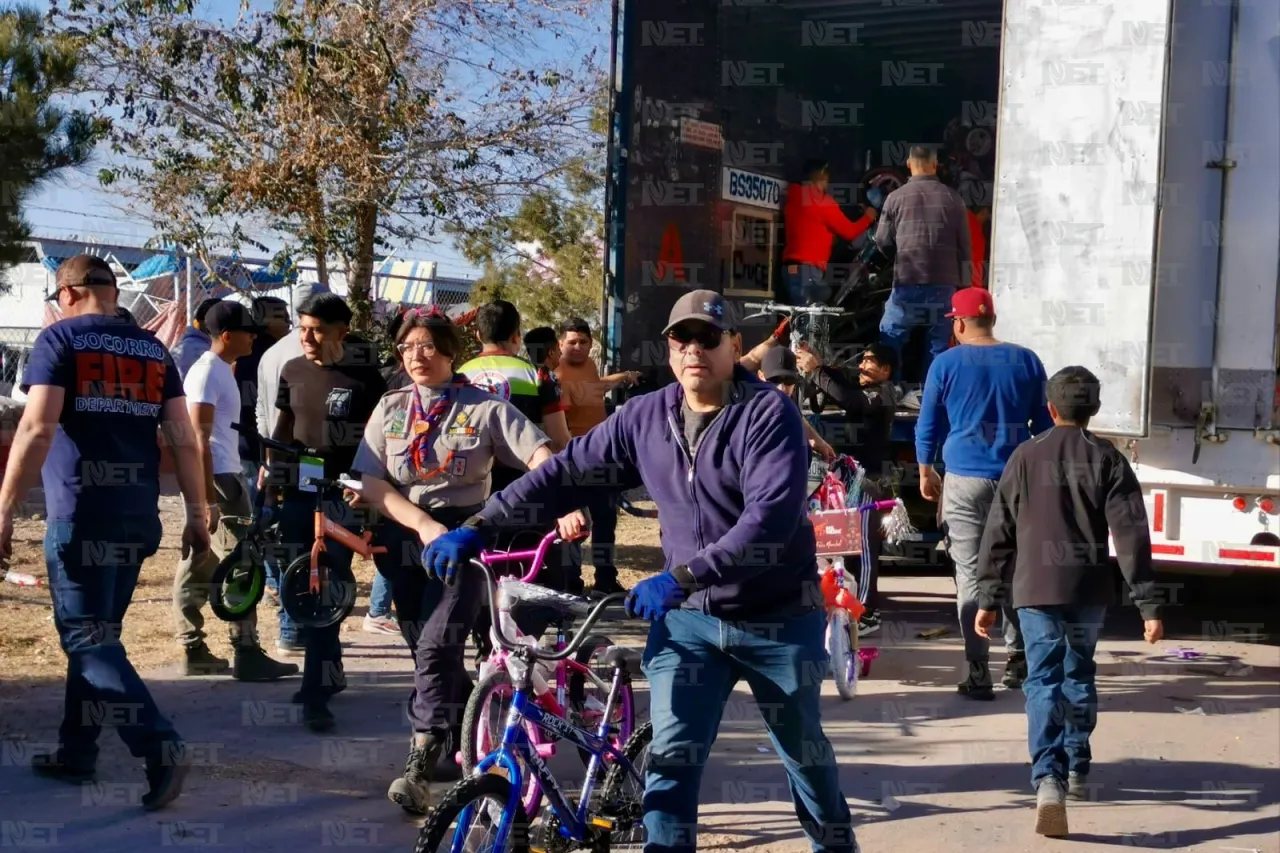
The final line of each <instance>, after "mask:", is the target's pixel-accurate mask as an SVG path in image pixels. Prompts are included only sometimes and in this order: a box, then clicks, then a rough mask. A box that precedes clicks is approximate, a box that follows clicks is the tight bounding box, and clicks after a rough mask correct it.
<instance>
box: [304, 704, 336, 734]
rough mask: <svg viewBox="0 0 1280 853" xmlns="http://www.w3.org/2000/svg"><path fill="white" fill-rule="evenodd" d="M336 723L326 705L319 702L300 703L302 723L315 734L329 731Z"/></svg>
mask: <svg viewBox="0 0 1280 853" xmlns="http://www.w3.org/2000/svg"><path fill="white" fill-rule="evenodd" d="M336 723H337V720H336V719H334V716H333V712H332V711H330V710H329V706H328V705H326V704H324V703H321V702H304V703H302V724H303V725H304V726H306V727H307V728H309V729H310V730H311V731H313V732H315V733H316V734H323V733H324V732H327V731H331V730H332V729H333V727H334V725H335V724H336Z"/></svg>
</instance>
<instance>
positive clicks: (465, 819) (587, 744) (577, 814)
mask: <svg viewBox="0 0 1280 853" xmlns="http://www.w3.org/2000/svg"><path fill="white" fill-rule="evenodd" d="M529 666H530V667H532V666H533V661H529ZM621 679H622V674H621V673H615V675H614V680H613V688H612V689H611V690H610V692H609V701H608V702H607V703H606V705H605V713H604V718H603V720H601V723H600V729H599V731H597V732H595V733H593V732H590V731H587V730H586V729H581V728H578V727H577V726H575V725H573V724H572V723H569V722H568V721H567V720H565V719H564V718H563V717H560V716H557V715H555V714H551V713H549V712H547V711H545V710H543V709H542V708H541V707H539V706H538V704H537V703H536V701H534V700H533V699H532V698H531V697H530V696H529V693H528V686H527V685H524V684H522V685H521V686H520V688H519V689H518V690H516V692H515V694H514V696H512V699H511V713H510V714H509V715H508V717H507V725H506V730H505V731H504V732H503V734H502V745H501V746H500V747H499V748H498V749H496V750H494V751H493V752H491V753H489V754H488V755H486V756H485V757H484V758H483V759H481V761H480V763H479V764H478V765H477V766H476V772H477V773H491V772H501V773H505V775H506V776H507V778H508V779H509V780H510V781H511V794H510V795H509V798H508V801H507V803H506V807H505V808H504V810H503V813H502V817H501V819H500V820H499V821H498V835H497V838H496V839H495V841H494V848H495V849H499V850H500V849H502V848H503V847H504V845H505V844H506V842H507V838H508V837H509V836H510V834H511V824H510V819H509V817H508V816H509V815H512V814H515V811H516V808H517V806H518V805H519V804H520V800H521V792H522V791H523V790H524V772H525V771H524V767H523V766H522V765H521V761H522V760H523V762H524V765H525V766H528V767H529V768H530V769H531V771H532V772H533V774H534V776H535V777H537V781H538V785H539V787H540V788H541V789H542V791H543V793H545V794H546V796H547V801H548V803H549V804H550V806H551V809H552V811H554V812H555V815H556V817H557V818H558V819H559V821H560V826H561V832H562V833H564V834H565V835H567V836H568V837H570V838H572V839H574V840H576V841H583V840H585V839H586V837H587V832H588V829H589V826H588V823H587V809H588V806H589V805H590V803H591V792H592V789H593V788H594V787H595V784H596V775H597V771H598V769H599V767H600V763H601V762H602V761H603V760H604V759H605V757H606V756H607V757H608V758H610V759H612V760H613V761H616V762H621V764H622V766H623V767H625V768H626V771H627V773H629V774H630V775H631V777H632V778H633V779H634V780H636V781H637V782H638V783H640V784H641V785H643V784H644V780H643V779H641V778H640V774H639V773H638V772H637V771H636V769H635V767H634V766H633V765H632V764H631V762H630V761H628V760H627V759H626V758H625V757H624V756H623V755H622V752H621V750H619V749H617V748H615V747H614V746H613V745H612V744H611V743H609V741H608V738H607V734H608V725H609V717H610V716H611V714H612V712H613V705H614V702H615V701H617V697H618V693H619V690H618V688H619V685H620V683H621ZM526 721H527V722H530V723H533V724H534V725H536V726H538V727H539V728H540V729H542V730H544V731H546V732H548V733H549V734H552V735H555V736H557V737H560V738H563V739H565V740H568V741H570V742H572V743H573V744H574V745H575V746H578V747H580V748H582V749H584V750H586V751H587V752H589V753H591V763H590V764H589V765H588V766H587V778H586V781H585V782H584V783H583V785H582V794H581V796H580V798H579V801H578V808H577V809H576V810H574V809H572V808H571V807H570V805H569V801H568V798H567V797H566V796H565V793H564V791H563V789H562V788H561V787H560V784H559V783H558V782H557V781H556V779H555V776H553V775H552V773H551V770H550V768H548V767H547V765H546V762H545V761H543V759H542V756H541V755H540V754H539V753H538V750H537V748H536V747H535V746H534V744H533V742H532V741H531V740H530V739H529V735H528V733H527V732H526V731H525V726H524V724H525V722H526ZM527 817H528V818H529V820H533V819H534V817H535V815H528V816H527ZM474 819H475V804H474V803H472V804H469V805H468V806H467V807H466V808H464V809H463V810H462V813H461V814H459V815H458V824H457V825H458V830H459V831H458V832H456V833H455V834H454V840H453V847H452V850H453V851H454V853H461V850H462V846H461V845H462V842H463V840H464V837H463V836H464V835H465V833H463V832H462V831H461V830H462V828H463V827H465V826H469V825H470V824H471V822H472V821H473V820H474ZM597 820H599V819H597ZM592 823H593V825H595V826H597V827H598V828H601V829H607V828H609V827H605V826H602V825H601V824H599V823H596V822H595V821H593V822H592Z"/></svg>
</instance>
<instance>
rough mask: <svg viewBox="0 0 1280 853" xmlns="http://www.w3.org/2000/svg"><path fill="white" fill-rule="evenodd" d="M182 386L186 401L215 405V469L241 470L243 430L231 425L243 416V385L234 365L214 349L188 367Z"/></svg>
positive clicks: (212, 444)
mask: <svg viewBox="0 0 1280 853" xmlns="http://www.w3.org/2000/svg"><path fill="white" fill-rule="evenodd" d="M182 390H183V391H184V392H185V393H186V395H187V405H188V406H190V405H191V404H192V403H204V404H206V405H209V406H213V440H212V442H211V446H212V451H213V473H215V474H239V473H240V434H239V433H237V432H236V431H235V430H234V429H232V427H231V425H232V424H234V423H236V421H238V420H239V418H240V385H239V384H238V383H237V382H236V377H235V374H234V373H232V372H231V365H229V364H227V363H226V362H225V361H223V360H222V359H221V358H219V357H218V356H216V355H215V354H214V353H213V352H212V351H210V352H207V353H205V354H204V355H202V356H200V358H198V359H196V363H195V364H193V365H191V369H190V370H189V371H187V378H186V379H185V380H183V383H182Z"/></svg>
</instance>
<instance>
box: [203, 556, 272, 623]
mask: <svg viewBox="0 0 1280 853" xmlns="http://www.w3.org/2000/svg"><path fill="white" fill-rule="evenodd" d="M209 586H210V590H209V608H210V609H211V610H212V611H213V613H214V615H215V616H217V617H218V618H219V619H221V620H222V621H223V622H243V621H244V620H245V619H248V618H249V617H250V616H252V615H253V614H254V612H256V610H257V607H258V602H260V601H261V600H262V596H263V593H265V592H266V589H267V568H266V566H264V565H263V564H262V560H260V559H257V558H256V557H255V554H254V551H253V548H252V546H250V544H249V542H248V541H247V540H241V541H239V542H237V543H236V547H234V548H232V549H231V553H229V554H227V556H225V557H223V558H222V559H221V560H219V561H218V565H217V568H215V569H214V570H213V575H212V577H210V579H209ZM228 588H230V589H232V590H235V591H236V593H237V594H235V595H232V596H228V595H227V591H228Z"/></svg>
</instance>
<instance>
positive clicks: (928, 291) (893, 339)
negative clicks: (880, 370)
mask: <svg viewBox="0 0 1280 853" xmlns="http://www.w3.org/2000/svg"><path fill="white" fill-rule="evenodd" d="M955 292H956V289H955V288H954V287H952V286H950V285H947V284H896V285H894V286H893V290H891V291H889V301H888V302H886V303H885V306H884V316H883V317H881V318H880V343H882V344H885V345H887V346H890V347H893V349H894V351H896V352H897V353H898V363H899V364H901V363H902V351H903V349H905V348H906V346H907V343H908V341H910V340H911V332H912V330H914V329H917V328H923V329H925V330H926V334H927V336H928V341H929V356H928V358H926V359H925V361H924V367H923V369H922V372H921V378H923V377H924V376H925V375H926V374H928V372H929V365H930V364H933V360H934V359H935V358H937V357H938V356H939V355H941V354H942V353H944V352H946V351H947V347H948V346H950V345H951V321H950V320H948V319H947V318H946V314H948V313H949V312H950V311H951V296H952V294H954V293H955Z"/></svg>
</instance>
